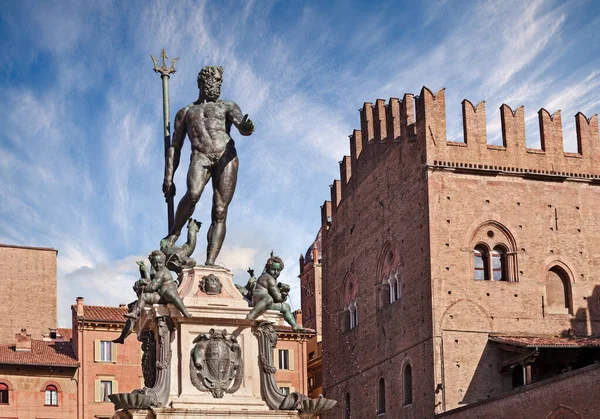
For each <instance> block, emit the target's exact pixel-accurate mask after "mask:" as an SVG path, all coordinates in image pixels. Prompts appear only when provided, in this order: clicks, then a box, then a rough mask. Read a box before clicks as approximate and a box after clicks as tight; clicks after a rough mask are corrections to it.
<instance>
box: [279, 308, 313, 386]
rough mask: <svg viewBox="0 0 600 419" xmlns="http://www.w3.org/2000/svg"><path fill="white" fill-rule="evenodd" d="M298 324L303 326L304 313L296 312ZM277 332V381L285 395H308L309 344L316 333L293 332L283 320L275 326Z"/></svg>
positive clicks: (307, 331)
mask: <svg viewBox="0 0 600 419" xmlns="http://www.w3.org/2000/svg"><path fill="white" fill-rule="evenodd" d="M294 316H295V317H296V323H298V325H299V326H302V325H303V324H302V311H301V310H296V311H295V312H294ZM273 327H274V328H275V331H276V332H277V345H276V346H275V349H274V350H273V361H274V363H275V368H277V371H275V381H276V382H277V385H278V386H279V388H280V389H282V390H283V391H284V392H285V393H288V394H289V393H291V392H294V391H296V392H298V393H301V394H308V392H309V389H308V378H307V369H306V364H307V360H308V358H307V352H306V350H307V342H310V341H311V340H312V339H313V338H314V337H315V335H316V333H315V331H313V330H310V329H307V330H303V331H295V330H292V328H291V326H289V325H287V324H285V323H284V322H283V320H282V321H281V322H280V323H279V324H276V325H274V326H273Z"/></svg>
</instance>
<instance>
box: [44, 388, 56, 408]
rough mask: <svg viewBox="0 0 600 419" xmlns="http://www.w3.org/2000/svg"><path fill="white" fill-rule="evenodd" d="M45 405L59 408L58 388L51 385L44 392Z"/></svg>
mask: <svg viewBox="0 0 600 419" xmlns="http://www.w3.org/2000/svg"><path fill="white" fill-rule="evenodd" d="M44 405H46V406H58V390H57V389H56V386H53V385H49V386H47V387H46V390H45V391H44Z"/></svg>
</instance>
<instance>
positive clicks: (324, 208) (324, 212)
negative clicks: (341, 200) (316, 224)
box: [321, 201, 331, 232]
mask: <svg viewBox="0 0 600 419" xmlns="http://www.w3.org/2000/svg"><path fill="white" fill-rule="evenodd" d="M330 225H331V201H325V202H323V205H321V231H323V232H325V231H327V230H328V229H329V226H330Z"/></svg>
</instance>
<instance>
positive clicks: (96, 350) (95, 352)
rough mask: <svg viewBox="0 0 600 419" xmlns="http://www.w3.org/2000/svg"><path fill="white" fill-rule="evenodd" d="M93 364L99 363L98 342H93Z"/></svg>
mask: <svg viewBox="0 0 600 419" xmlns="http://www.w3.org/2000/svg"><path fill="white" fill-rule="evenodd" d="M94 362H100V341H99V340H95V341H94Z"/></svg>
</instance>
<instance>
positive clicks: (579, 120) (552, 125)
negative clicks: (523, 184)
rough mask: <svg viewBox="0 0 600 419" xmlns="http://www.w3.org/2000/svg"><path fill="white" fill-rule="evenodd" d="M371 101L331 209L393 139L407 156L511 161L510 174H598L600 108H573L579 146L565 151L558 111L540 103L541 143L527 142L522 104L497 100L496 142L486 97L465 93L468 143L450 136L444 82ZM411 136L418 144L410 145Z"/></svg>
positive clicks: (483, 163) (476, 163)
mask: <svg viewBox="0 0 600 419" xmlns="http://www.w3.org/2000/svg"><path fill="white" fill-rule="evenodd" d="M374 103H375V104H374V105H373V104H372V103H370V102H365V103H364V104H363V107H362V109H360V111H359V112H360V120H361V128H360V129H359V130H354V131H353V133H352V135H350V156H345V157H344V158H343V159H342V161H341V162H340V181H336V182H334V184H333V185H332V191H331V194H332V195H331V200H332V203H333V207H332V209H333V211H334V212H335V211H336V208H337V206H338V205H339V204H340V201H341V200H342V199H343V198H344V197H345V196H346V195H348V194H349V193H352V192H350V191H352V190H354V189H355V184H357V183H360V182H362V181H363V180H364V179H365V177H366V176H368V175H369V173H371V171H372V170H373V168H374V167H375V166H376V165H377V164H378V161H380V160H381V158H383V156H384V154H385V153H388V152H389V147H392V146H398V147H401V148H402V151H401V153H402V154H403V155H404V153H405V151H404V149H405V148H406V147H410V150H411V151H410V156H411V157H410V158H411V159H418V161H422V162H424V163H427V164H433V162H434V161H438V162H440V161H443V162H450V163H452V164H457V165H460V166H456V167H460V168H461V169H463V170H464V169H469V168H474V169H477V168H481V167H486V168H487V167H494V168H503V167H507V168H514V170H513V169H511V170H510V171H509V172H510V173H523V174H527V175H528V176H530V175H531V174H535V173H536V172H535V171H536V170H539V171H540V173H546V172H547V173H550V174H552V175H560V174H561V173H578V175H577V176H570V177H581V178H590V176H594V175H597V174H600V165H599V164H598V163H599V162H600V142H599V140H598V136H599V135H598V134H599V133H598V116H597V115H594V116H592V117H591V118H587V117H586V116H585V115H584V114H582V113H581V112H580V113H578V114H577V115H575V123H576V128H577V143H578V153H567V152H565V151H564V150H563V135H562V121H561V113H560V111H556V112H555V113H554V114H552V115H551V114H550V113H549V112H548V111H547V110H546V109H543V108H542V109H540V111H539V112H538V115H539V123H540V139H541V144H542V148H541V149H529V148H527V145H526V141H525V140H526V138H525V111H524V108H523V106H519V107H517V108H516V109H514V110H513V109H512V108H511V107H510V106H509V105H507V104H502V106H500V119H501V129H502V145H494V144H488V142H487V141H488V139H487V124H486V117H487V116H486V109H485V101H480V102H479V103H477V104H476V105H474V104H473V102H471V101H470V100H468V99H464V100H463V101H462V102H461V106H462V119H463V121H462V122H463V134H464V139H465V141H464V142H454V141H451V142H449V141H447V134H446V109H445V89H444V88H441V89H439V90H438V91H437V92H436V93H433V91H432V90H430V89H429V88H427V87H425V86H423V88H422V89H421V92H420V95H419V96H414V95H412V94H410V93H406V94H404V95H403V97H402V100H400V99H398V98H390V99H389V101H388V102H387V104H386V102H385V101H384V100H383V99H377V100H375V102H374ZM413 142H414V144H415V147H411V146H408V145H407V144H410V143H413ZM406 150H408V149H406ZM359 166H360V167H359ZM521 169H522V170H521ZM477 170H479V169H477ZM500 171H501V172H504V171H505V170H500ZM561 176H562V175H561ZM351 179H354V181H351ZM351 182H352V184H351Z"/></svg>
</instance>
